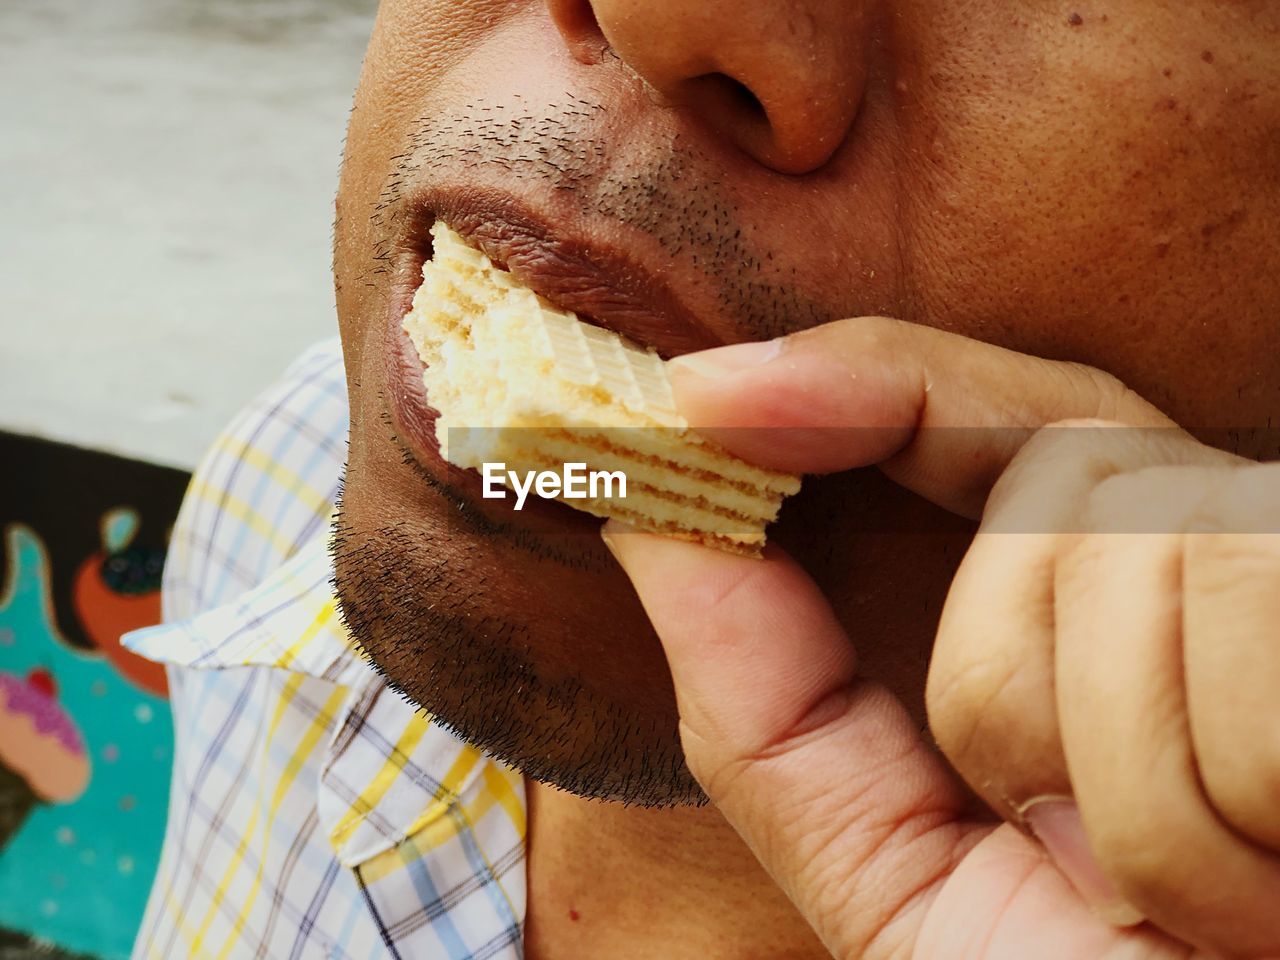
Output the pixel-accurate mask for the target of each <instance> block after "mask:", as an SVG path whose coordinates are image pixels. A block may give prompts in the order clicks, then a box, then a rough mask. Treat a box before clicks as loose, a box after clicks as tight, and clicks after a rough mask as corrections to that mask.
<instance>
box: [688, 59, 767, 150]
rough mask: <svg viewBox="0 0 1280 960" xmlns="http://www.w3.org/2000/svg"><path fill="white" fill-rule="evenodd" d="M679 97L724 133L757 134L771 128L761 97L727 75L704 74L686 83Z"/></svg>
mask: <svg viewBox="0 0 1280 960" xmlns="http://www.w3.org/2000/svg"><path fill="white" fill-rule="evenodd" d="M678 98H679V100H680V101H681V102H683V103H684V104H685V105H686V106H689V107H692V108H694V109H695V110H697V111H698V112H699V113H701V114H702V115H703V116H704V117H706V118H707V120H708V121H709V122H711V123H712V125H713V126H717V127H721V128H722V129H723V130H725V132H729V131H730V130H734V129H737V130H740V131H753V132H755V133H754V134H753V135H755V134H758V132H759V131H760V130H761V128H766V129H767V128H768V126H769V115H768V112H767V111H766V110H765V107H764V104H763V103H761V102H760V98H759V97H757V96H756V95H755V93H754V92H752V90H751V88H750V87H748V86H747V85H746V84H745V83H743V82H742V81H740V80H737V79H735V78H734V77H731V76H729V75H728V74H725V73H704V74H702V75H701V76H697V77H693V78H691V79H689V80H686V81H684V83H683V84H681V89H680V91H679V96H678Z"/></svg>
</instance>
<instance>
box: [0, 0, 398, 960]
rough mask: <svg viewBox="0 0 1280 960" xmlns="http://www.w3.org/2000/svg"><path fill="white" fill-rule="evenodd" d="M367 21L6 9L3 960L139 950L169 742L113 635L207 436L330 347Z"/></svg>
mask: <svg viewBox="0 0 1280 960" xmlns="http://www.w3.org/2000/svg"><path fill="white" fill-rule="evenodd" d="M375 7H376V0H100V2H84V0H2V2H0V50H3V51H4V53H3V55H0V89H3V90H4V91H5V94H4V96H3V97H0V131H2V132H0V329H2V330H3V334H4V337H3V346H2V347H0V534H2V535H3V536H2V539H3V543H0V960H15V958H20V957H22V958H25V957H43V958H49V957H95V958H123V957H126V956H127V955H128V953H129V948H130V945H131V943H132V938H133V934H134V931H135V929H136V927H137V923H138V920H139V918H140V916H141V910H142V907H143V904H144V903H145V898H146V893H147V890H148V888H149V884H150V879H151V874H152V873H153V872H154V869H155V863H156V858H157V857H158V854H159V849H160V840H161V832H162V829H163V820H164V810H165V806H166V804H167V795H168V777H169V762H170V757H171V754H172V729H171V725H170V721H169V712H168V704H167V701H166V700H165V687H164V676H163V672H162V671H159V670H157V669H153V668H152V667H150V666H149V665H148V664H147V663H146V662H145V661H140V660H138V659H137V658H135V657H133V655H132V654H130V653H128V652H127V651H125V650H123V649H122V648H121V647H120V646H119V636H120V634H121V633H122V632H125V631H127V630H129V629H133V628H134V627H139V626H145V625H147V624H149V623H152V622H155V621H156V620H157V619H158V618H159V609H160V608H159V579H160V571H161V569H162V566H163V561H164V550H165V544H166V540H167V536H168V531H169V528H170V526H171V525H172V522H173V518H174V515H175V513H176V511H177V507H178V503H179V502H180V501H181V497H182V493H183V491H184V489H185V486H186V483H187V480H188V479H189V471H190V470H191V468H192V467H193V466H194V465H195V464H196V462H197V460H198V459H199V457H200V455H201V453H202V452H203V450H204V448H205V447H206V446H207V445H208V444H209V442H210V441H211V440H212V439H213V437H214V435H215V434H216V433H217V432H218V430H219V429H220V428H221V427H222V426H223V425H224V424H225V423H226V422H227V421H228V420H229V419H230V418H231V417H232V416H233V415H234V413H235V412H236V411H237V410H238V409H239V408H240V406H242V405H243V404H244V403H245V402H246V401H247V400H248V399H249V398H250V397H251V396H252V395H253V394H255V393H256V392H257V391H259V390H260V389H262V388H263V387H264V386H265V385H267V384H268V383H270V382H271V380H272V379H273V378H274V377H275V376H277V375H278V374H279V373H280V371H281V370H282V369H283V368H284V366H285V365H286V364H287V363H288V362H289V361H290V360H291V359H292V358H293V357H294V356H296V355H297V354H298V353H299V352H300V351H301V350H302V349H303V348H304V347H305V346H306V345H307V344H309V343H312V342H314V341H316V340H319V339H322V338H325V337H330V336H333V335H335V334H336V321H335V318H334V312H333V293H332V282H331V278H330V272H329V243H330V236H331V221H332V201H333V195H334V191H335V189H336V185H337V172H338V164H339V160H340V154H341V147H342V137H343V132H344V127H345V123H346V116H347V111H348V109H349V105H350V101H351V93H352V91H353V89H354V86H355V82H356V78H357V74H358V72H359V68H360V60H361V56H362V54H363V50H364V44H365V42H366V40H367V37H368V34H369V30H370V28H371V26H372V23H373V14H374V9H375ZM33 743H34V744H35V745H36V746H37V747H38V749H36V750H34V751H33V750H31V749H19V747H20V746H21V745H30V744H33ZM33 757H36V758H37V759H33Z"/></svg>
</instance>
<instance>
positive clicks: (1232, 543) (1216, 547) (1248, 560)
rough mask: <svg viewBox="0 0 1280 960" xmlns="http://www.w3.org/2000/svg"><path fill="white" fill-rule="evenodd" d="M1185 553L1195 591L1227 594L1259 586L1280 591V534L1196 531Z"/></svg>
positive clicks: (1190, 588) (1186, 546)
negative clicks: (1261, 584) (1269, 585)
mask: <svg viewBox="0 0 1280 960" xmlns="http://www.w3.org/2000/svg"><path fill="white" fill-rule="evenodd" d="M1184 550H1185V557H1186V564H1187V578H1186V585H1187V588H1188V589H1189V590H1191V591H1194V592H1196V593H1202V592H1203V593H1210V594H1223V593H1231V592H1236V591H1240V590H1242V589H1250V590H1251V589H1253V588H1254V586H1255V585H1256V584H1257V583H1263V584H1274V585H1275V586H1276V588H1277V589H1280V534H1275V533H1243V532H1231V533H1224V532H1194V533H1192V534H1190V535H1189V536H1188V537H1187V538H1186V543H1185V546H1184Z"/></svg>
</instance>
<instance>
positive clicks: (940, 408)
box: [670, 317, 1174, 516]
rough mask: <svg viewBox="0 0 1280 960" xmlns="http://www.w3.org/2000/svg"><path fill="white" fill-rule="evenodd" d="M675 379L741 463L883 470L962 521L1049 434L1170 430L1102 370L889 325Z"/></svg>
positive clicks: (709, 354) (699, 367)
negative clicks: (1096, 423)
mask: <svg viewBox="0 0 1280 960" xmlns="http://www.w3.org/2000/svg"><path fill="white" fill-rule="evenodd" d="M670 369H671V377H672V383H673V387H674V389H675V392H676V399H677V401H678V403H679V406H680V409H681V411H682V412H683V413H684V415H685V417H686V418H687V419H688V420H689V422H690V423H691V424H693V426H694V427H695V428H697V430H698V431H699V432H700V433H704V434H706V435H708V436H711V437H712V438H713V439H715V440H717V441H718V442H719V443H721V444H722V445H724V446H725V447H727V448H728V449H729V450H731V451H732V452H734V453H736V454H737V455H739V456H741V457H743V458H744V459H747V460H750V461H752V462H754V463H759V464H761V465H762V466H768V467H774V468H776V469H781V470H786V471H790V472H795V473H831V472H835V471H838V470H849V469H853V468H855V467H862V466H869V465H871V464H879V465H880V466H881V468H882V469H884V470H885V472H886V473H887V474H888V475H889V476H890V478H892V479H893V480H895V481H896V482H898V483H900V484H902V485H903V486H905V487H907V488H908V489H910V490H912V491H914V492H916V493H918V494H920V495H921V496H923V497H925V498H926V499H928V500H931V501H933V502H934V503H937V504H938V505H940V506H942V507H945V508H947V509H949V510H952V511H953V512H956V513H961V514H964V515H966V516H977V515H979V514H980V513H981V512H982V506H983V504H984V503H985V501H986V497H987V494H988V493H989V492H990V489H991V486H992V484H994V483H995V481H996V480H997V479H998V478H999V476H1000V474H1001V473H1002V472H1003V471H1004V469H1005V467H1006V466H1008V464H1009V462H1010V460H1012V459H1013V457H1014V456H1015V455H1016V454H1017V452H1018V450H1019V449H1021V447H1022V445H1023V444H1024V443H1025V442H1026V441H1027V440H1028V439H1029V438H1030V436H1031V435H1032V434H1033V433H1034V432H1035V431H1036V430H1038V429H1039V428H1041V427H1043V426H1045V425H1047V424H1050V423H1054V422H1056V421H1059V420H1066V419H1080V418H1101V419H1105V420H1112V421H1120V422H1122V423H1127V424H1132V425H1134V426H1141V427H1173V426H1174V424H1173V422H1172V421H1171V420H1169V419H1168V418H1167V417H1165V416H1164V415H1163V414H1162V413H1160V411H1159V410H1157V409H1156V408H1155V407H1153V406H1152V405H1151V404H1149V403H1147V402H1146V401H1145V400H1143V399H1142V398H1141V397H1139V396H1138V395H1137V394H1135V393H1134V392H1133V391H1131V390H1129V389H1127V388H1126V387H1125V386H1124V385H1123V384H1122V383H1120V381H1118V380H1117V379H1115V378H1114V377H1112V376H1110V375H1108V374H1106V373H1103V372H1102V371H1100V370H1096V369H1094V368H1092V367H1087V366H1084V365H1082V364H1076V363H1066V362H1061V361H1053V360H1045V359H1043V358H1040V357H1033V356H1028V355H1026V354H1021V353H1017V352H1015V351H1013V350H1006V349H1004V348H1002V347H996V346H992V345H991V344H987V343H982V342H981V341H978V340H971V339H969V338H967V337H962V336H959V335H957V334H953V333H947V332H946V331H942V330H936V329H934V328H932V327H925V326H920V325H918V324H911V323H905V322H903V321H899V320H890V319H886V318H884V317H859V318H855V319H850V320H840V321H837V322H835V323H829V324H825V325H824V326H821V327H815V328H813V329H811V330H806V331H803V332H801V333H797V334H793V335H791V336H789V337H785V338H780V339H778V340H773V341H769V342H768V343H749V344H734V345H731V346H727V347H717V348H715V349H713V350H706V351H702V352H700V353H695V354H687V355H685V356H682V357H677V358H675V359H674V360H672V361H671V363H670Z"/></svg>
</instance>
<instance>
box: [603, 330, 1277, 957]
mask: <svg viewBox="0 0 1280 960" xmlns="http://www.w3.org/2000/svg"><path fill="white" fill-rule="evenodd" d="M674 366H675V367H676V368H677V371H676V372H675V373H674V375H673V383H674V387H675V391H676V396H677V399H678V401H679V406H680V409H681V411H682V412H683V413H684V414H685V415H686V416H687V417H688V418H689V420H690V422H691V423H693V424H694V425H695V426H696V427H698V428H699V429H700V430H701V431H703V432H705V433H706V434H708V435H710V436H712V437H714V438H716V439H717V440H718V441H719V442H720V443H722V444H723V445H724V446H725V447H727V448H729V449H731V450H732V451H733V452H735V453H737V454H738V455H740V456H742V457H744V458H745V459H748V460H751V461H753V462H757V463H760V464H762V465H765V466H768V467H771V468H773V469H776V470H787V471H796V472H800V471H803V472H821V471H833V470H841V469H848V468H851V467H856V466H864V465H870V464H878V465H879V466H880V468H881V469H883V470H884V471H885V472H886V474H888V475H889V476H890V477H892V478H893V479H894V480H896V481H897V482H899V483H901V484H903V485H904V486H906V487H908V488H910V489H911V490H913V491H915V492H917V493H919V494H920V495H922V496H924V497H926V498H928V499H930V500H932V501H934V502H936V503H939V504H941V505H944V506H946V507H948V508H950V509H952V510H955V511H957V512H962V513H965V514H967V515H970V516H981V517H982V527H981V530H980V532H979V534H978V537H977V538H976V539H975V541H974V544H973V546H972V548H971V549H970V552H969V554H968V555H967V557H966V559H965V562H964V564H963V565H962V567H961V569H960V572H959V574H958V576H957V577H956V580H955V582H954V583H953V586H952V589H951V592H950V595H949V598H948V602H947V606H946V610H945V612H944V615H943V619H942V623H941V626H940V630H939V635H938V639H937V645H936V648H935V653H934V657H933V662H932V667H931V676H930V688H929V707H930V721H931V725H932V727H933V732H934V734H935V736H936V737H937V738H938V741H939V743H940V745H941V746H942V748H943V750H944V752H945V753H946V755H947V758H948V759H949V760H950V761H951V762H952V764H953V765H954V766H955V768H956V769H957V770H958V771H959V772H960V773H961V775H962V776H964V777H965V779H966V780H967V781H968V782H969V783H970V785H971V786H973V787H974V788H975V789H976V790H977V791H978V792H979V793H980V794H982V795H983V797H984V798H985V799H986V800H987V802H988V803H989V804H991V806H992V807H993V809H995V810H996V811H997V812H999V813H1000V814H1001V815H1002V816H1003V817H1004V818H1005V819H1006V820H1008V821H1010V822H1011V823H1014V824H1017V825H1018V826H1020V827H1022V828H1023V829H1025V830H1026V831H1027V832H1028V833H1030V834H1031V835H1032V836H1034V837H1036V838H1038V839H1039V841H1040V843H1039V844H1037V843H1036V842H1034V841H1033V840H1032V839H1030V838H1029V837H1028V836H1027V835H1026V834H1024V833H1021V832H1019V831H1018V829H1015V827H1014V826H1009V825H1006V826H1001V827H999V828H995V829H993V828H992V826H991V825H990V824H984V823H980V822H974V821H970V820H968V819H966V817H965V814H964V812H963V809H962V805H963V800H962V797H961V794H960V792H959V790H958V789H957V786H956V784H955V783H954V781H953V780H952V779H951V774H950V772H949V771H948V770H947V769H946V767H945V765H944V764H943V763H942V762H941V761H940V760H939V758H938V757H937V756H936V755H934V754H933V753H932V752H931V750H930V749H929V748H928V747H926V746H925V745H924V744H923V743H922V742H921V740H920V739H919V736H918V733H917V731H916V730H915V728H914V726H913V725H912V723H911V722H910V720H909V718H908V716H907V714H906V711H905V710H904V709H903V708H902V707H901V706H900V705H899V704H898V703H896V702H895V701H894V700H893V698H892V697H891V696H890V695H889V694H888V693H887V692H886V691H884V690H883V689H881V688H879V687H877V686H876V685H874V684H873V683H871V682H869V681H867V680H864V679H861V678H859V677H858V675H857V664H856V659H855V654H854V648H853V645H852V642H851V640H850V638H849V637H848V636H847V635H845V634H844V632H843V631H842V629H841V628H840V626H839V625H838V623H837V622H836V620H835V618H834V616H833V615H832V614H831V612H830V610H829V608H828V607H827V605H826V602H825V600H824V599H823V598H822V596H821V595H820V594H819V592H818V591H817V589H816V587H814V585H813V584H812V582H811V581H810V580H809V579H808V578H807V576H805V574H804V573H803V572H802V571H801V570H800V569H799V568H798V567H797V566H796V565H795V564H794V563H792V562H791V561H790V560H788V559H787V558H786V557H785V556H782V555H781V554H780V553H779V552H778V551H776V550H772V549H771V550H770V551H767V552H766V560H765V562H764V563H750V562H746V561H741V560H739V559H737V558H734V557H728V556H719V555H715V554H712V553H710V552H708V551H703V550H698V549H696V548H694V547H691V546H689V545H687V544H679V543H673V542H669V541H665V540H661V539H658V538H655V537H649V536H644V535H635V534H627V535H622V534H620V533H618V532H617V531H614V532H612V533H610V534H609V536H608V539H609V541H610V544H611V547H612V549H613V550H614V552H615V554H616V555H617V556H618V558H619V560H620V561H621V562H622V564H623V566H624V567H625V569H626V570H627V572H628V574H629V575H630V576H631V578H632V581H633V583H635V585H636V588H637V591H638V592H639V594H640V597H641V599H642V600H643V601H644V603H645V606H646V609H647V610H648V612H649V614H650V617H651V618H652V620H653V622H654V624H655V626H656V628H657V631H658V633H659V635H660V637H661V638H662V641H663V644H664V647H665V649H666V652H667V656H668V660H669V662H670V665H671V669H672V674H673V677H674V679H675V684H676V690H677V697H678V701H679V706H680V712H681V723H682V728H681V729H682V737H683V742H684V745H685V750H686V755H687V759H688V762H689V765H690V768H691V769H692V770H693V771H694V773H695V775H696V776H697V777H698V778H699V781H700V782H701V783H702V784H703V787H704V789H706V791H707V793H708V795H709V796H710V797H711V798H712V800H713V801H714V802H715V803H716V804H717V805H718V806H719V807H720V809H721V810H722V811H723V812H724V814H725V816H726V817H727V818H728V819H729V820H730V821H731V822H732V823H734V825H735V826H736V827H737V828H738V830H739V831H740V832H741V833H742V834H743V836H744V837H745V838H746V839H747V841H748V843H750V844H751V846H752V847H753V849H754V850H755V851H756V852H757V855H758V856H760V858H761V860H762V862H763V863H764V864H765V866H766V867H767V868H768V869H770V870H771V872H772V873H773V875H774V876H775V878H777V880H778V882H779V883H780V884H781V885H782V886H783V887H784V889H786V890H787V891H788V893H789V894H790V895H791V896H792V898H793V899H794V900H795V902H796V903H797V904H798V906H799V907H800V909H801V910H802V911H803V912H804V913H805V915H806V917H807V918H808V919H809V920H810V922H811V923H813V925H814V926H815V928H816V929H817V930H818V932H819V933H820V934H821V935H822V936H823V938H824V940H825V942H826V943H827V944H828V946H829V947H830V948H831V949H832V951H833V953H835V954H836V955H837V956H841V957H866V958H876V957H888V956H894V957H898V956H913V957H921V958H933V957H942V956H972V957H984V958H997V957H1000V958H1003V957H1009V958H1019V960H1021V958H1025V957H1027V956H1036V957H1055V958H1056V957H1060V958H1070V960H1077V958H1078V960H1094V958H1097V957H1108V956H1122V955H1123V956H1131V955H1132V956H1137V955H1141V956H1144V957H1154V958H1162V957H1168V958H1174V957H1178V958H1183V957H1186V956H1188V953H1189V947H1188V945H1190V946H1191V947H1195V948H1198V949H1200V950H1205V951H1211V952H1213V953H1215V954H1226V955H1230V956H1240V957H1249V958H1263V957H1272V956H1276V955H1280V919H1278V918H1277V914H1276V911H1275V909H1274V905H1275V904H1276V903H1277V902H1280V858H1278V857H1277V855H1276V852H1277V850H1280V828H1278V825H1280V815H1278V813H1277V808H1278V807H1280V800H1278V799H1277V797H1278V796H1280V795H1278V794H1277V792H1276V784H1277V783H1278V782H1280V780H1278V779H1277V777H1278V776H1280V774H1278V773H1277V771H1280V757H1278V756H1277V753H1276V743H1277V741H1276V739H1275V731H1276V730H1277V729H1278V727H1277V724H1278V723H1280V716H1278V714H1277V708H1276V705H1275V704H1276V700H1275V697H1274V691H1275V690H1276V689H1280V644H1277V642H1276V640H1277V635H1276V632H1275V630H1276V628H1275V624H1276V623H1280V600H1277V597H1280V589H1277V588H1278V587H1280V473H1278V471H1280V468H1278V467H1277V466H1275V465H1268V464H1258V463H1256V462H1253V461H1249V460H1244V459H1241V458H1238V457H1233V456H1230V455H1228V454H1225V453H1222V452H1221V451H1218V450H1216V449H1212V448H1209V447H1205V446H1203V445H1201V444H1199V443H1197V442H1196V441H1195V440H1193V439H1192V438H1191V437H1190V436H1189V435H1187V434H1186V433H1184V432H1182V431H1181V430H1179V429H1177V428H1176V427H1175V426H1174V424H1172V422H1171V421H1169V420H1168V419H1167V418H1166V417H1164V416H1163V415H1162V414H1161V413H1160V412H1159V411H1157V410H1156V409H1155V408H1153V407H1152V406H1150V405H1149V404H1147V403H1146V402H1145V401H1143V400H1142V399H1141V398H1139V397H1137V396H1136V395H1134V394H1133V393H1131V392H1130V391H1128V390H1126V389H1125V388H1124V387H1123V385H1121V384H1120V383H1119V382H1117V381H1116V380H1114V378H1111V377H1109V376H1107V375H1105V374H1103V373H1101V372H1099V371H1096V370H1092V369H1089V368H1085V367H1081V366H1078V365H1072V364H1062V363H1053V362H1049V361H1045V360H1041V359H1037V358H1033V357H1027V356H1023V355H1020V354H1016V353H1012V352H1010V351H1006V350H1000V349H998V348H995V347H991V346H987V345H985V344H981V343H977V342H975V341H970V340H966V339H964V338H960V337H956V336H953V335H950V334H945V333H941V332H938V331H934V330H930V329H927V328H921V327H915V326H911V325H907V324H902V323H898V322H895V321H889V320H882V319H864V320H850V321H843V322H840V323H835V324H830V325H828V326H826V327H822V328H818V329H815V330H811V331H808V332H806V333H804V334H800V335H797V336H795V337H792V338H789V339H788V340H786V341H783V342H781V343H775V344H770V345H759V344H753V345H747V346H737V347H729V348H723V349H721V350H717V351H709V352H707V353H704V354H700V355H695V356H693V357H691V358H689V359H688V360H686V361H684V362H677V363H676V364H674ZM1078 418H1089V419H1087V420H1081V419H1078ZM1095 418H1105V419H1095ZM726 427H731V428H733V429H732V430H726V429H724V428H726ZM779 428H786V429H785V430H782V429H779ZM951 428H956V429H951ZM960 428H963V429H960ZM608 530H609V528H608V527H606V531H607V532H608ZM1045 851H1047V852H1048V854H1049V857H1048V858H1046V856H1045ZM1053 864H1056V867H1057V869H1055V867H1054V865H1053ZM1144 917H1145V918H1147V919H1148V920H1149V921H1150V923H1143V924H1140V925H1133V924H1135V923H1136V922H1137V921H1139V920H1141V919H1142V918H1144ZM1126 924H1128V926H1125V925H1126Z"/></svg>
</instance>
